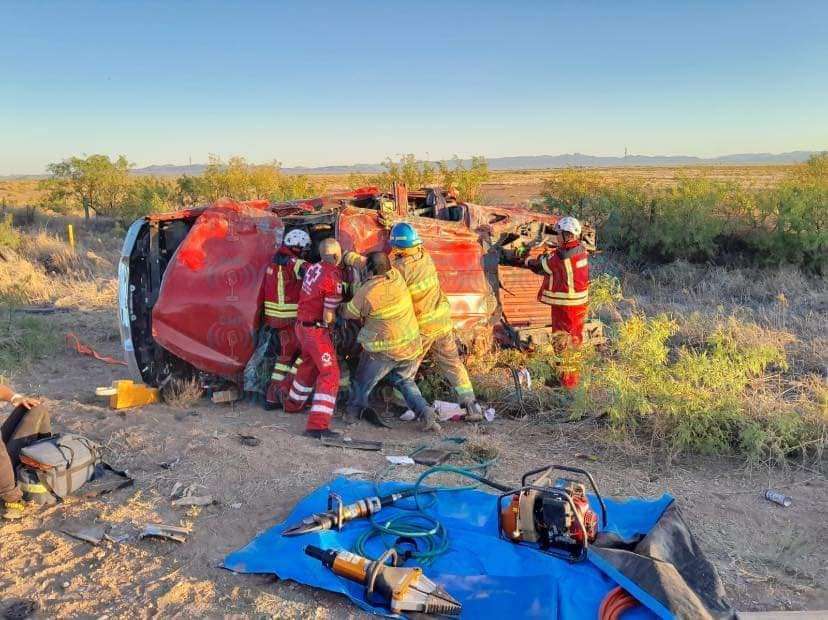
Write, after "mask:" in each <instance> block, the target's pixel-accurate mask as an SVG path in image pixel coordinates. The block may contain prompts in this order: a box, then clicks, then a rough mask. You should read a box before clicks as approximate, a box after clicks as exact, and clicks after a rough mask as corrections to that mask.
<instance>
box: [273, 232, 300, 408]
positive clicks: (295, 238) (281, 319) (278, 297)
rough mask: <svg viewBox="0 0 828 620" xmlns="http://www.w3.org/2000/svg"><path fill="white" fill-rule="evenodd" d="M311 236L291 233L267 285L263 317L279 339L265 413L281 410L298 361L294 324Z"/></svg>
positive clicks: (283, 245)
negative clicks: (277, 353)
mask: <svg viewBox="0 0 828 620" xmlns="http://www.w3.org/2000/svg"><path fill="white" fill-rule="evenodd" d="M310 244H311V240H310V236H309V235H308V233H306V232H305V231H304V230H301V229H299V228H295V229H293V230H291V231H289V232H288V233H287V234H286V235H285V238H284V241H283V242H282V245H281V246H280V247H279V250H278V251H277V252H276V256H274V257H273V262H272V263H271V264H270V265H269V266H268V268H267V272H266V274H265V282H264V316H265V322H266V323H267V325H269V326H270V327H272V328H273V329H275V330H276V332H277V333H278V335H279V356H278V357H277V358H276V363H275V364H273V372H272V373H271V375H270V382H269V383H268V384H267V394H266V395H265V409H268V410H272V409H278V408H279V407H281V406H282V403H283V402H284V401H285V399H286V398H287V394H288V391H289V390H290V384H291V381H293V375H294V374H296V367H297V366H298V363H297V362H298V360H299V341H298V340H297V338H296V331H295V329H294V324H295V323H296V312H297V309H298V307H299V306H298V304H299V292H300V291H301V289H302V278H303V277H304V275H305V271H306V270H307V268H308V266H309V264H308V262H307V261H305V260H304V257H305V256H306V254H307V251H308V250H309V249H310Z"/></svg>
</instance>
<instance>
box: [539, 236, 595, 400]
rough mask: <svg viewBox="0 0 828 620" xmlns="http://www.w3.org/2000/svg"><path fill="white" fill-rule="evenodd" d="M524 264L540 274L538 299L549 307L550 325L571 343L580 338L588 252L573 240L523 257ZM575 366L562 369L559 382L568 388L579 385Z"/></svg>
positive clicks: (584, 312)
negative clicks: (530, 257) (534, 257)
mask: <svg viewBox="0 0 828 620" xmlns="http://www.w3.org/2000/svg"><path fill="white" fill-rule="evenodd" d="M526 266H527V267H529V268H530V269H532V270H533V271H535V272H536V273H540V274H543V276H544V278H543V285H542V286H541V289H540V291H538V301H540V302H541V303H543V304H547V305H548V306H549V307H550V309H551V311H552V328H553V329H554V330H555V331H560V332H566V333H567V334H569V341H570V345H571V346H573V347H577V346H579V345H580V344H581V342H582V340H583V331H584V320H585V319H586V315H587V304H588V301H589V255H588V254H587V251H586V250H585V249H584V247H583V246H582V245H581V244H580V242H579V241H577V240H572V241H569V242H567V243H566V244H564V246H563V247H560V248H558V249H557V250H556V251H555V252H553V253H552V254H543V255H541V256H540V257H539V258H538V259H537V260H528V261H526ZM579 380H580V374H579V373H578V371H577V370H572V369H565V370H564V372H563V374H562V376H561V384H562V385H563V386H564V387H566V388H569V389H572V388H574V387H576V386H577V385H578V381H579Z"/></svg>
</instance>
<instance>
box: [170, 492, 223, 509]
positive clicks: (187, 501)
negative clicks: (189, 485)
mask: <svg viewBox="0 0 828 620" xmlns="http://www.w3.org/2000/svg"><path fill="white" fill-rule="evenodd" d="M217 503H218V502H217V501H216V500H215V499H213V496H212V495H185V496H184V497H181V498H179V499H174V500H173V501H172V505H173V506H176V507H178V506H210V505H212V504H217Z"/></svg>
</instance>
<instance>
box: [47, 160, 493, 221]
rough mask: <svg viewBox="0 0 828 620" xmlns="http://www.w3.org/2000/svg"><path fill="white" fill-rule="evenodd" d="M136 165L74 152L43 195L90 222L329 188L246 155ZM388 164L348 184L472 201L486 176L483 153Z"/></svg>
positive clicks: (54, 170) (53, 167)
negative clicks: (202, 163) (431, 191)
mask: <svg viewBox="0 0 828 620" xmlns="http://www.w3.org/2000/svg"><path fill="white" fill-rule="evenodd" d="M133 168H134V164H133V163H131V162H130V161H129V160H128V159H127V158H126V157H125V156H124V155H120V156H118V157H116V158H115V159H112V158H110V157H109V156H108V155H89V156H88V157H69V158H67V159H64V160H62V161H59V162H55V163H52V164H49V165H48V166H47V171H48V172H49V174H50V177H49V178H48V179H45V180H44V181H42V182H41V189H42V190H44V192H45V193H44V197H43V199H42V204H43V205H44V206H48V207H49V208H51V209H53V210H58V211H64V212H69V211H73V212H77V211H80V210H82V211H83V214H84V217H86V218H87V219H89V218H90V217H91V216H92V215H96V216H98V215H100V216H109V217H115V218H119V219H124V220H129V219H134V218H137V217H141V216H142V215H147V214H150V213H163V212H165V211H173V210H175V209H179V208H182V207H187V206H191V205H194V204H203V203H209V202H213V201H215V200H218V199H219V198H223V197H227V198H232V199H234V200H252V199H257V198H259V199H267V200H271V201H283V200H294V199H297V198H307V197H311V196H315V195H319V194H321V193H324V191H325V190H326V182H325V181H324V180H323V179H322V178H317V177H312V176H308V175H301V174H300V175H288V174H285V173H284V172H283V171H282V169H281V164H280V163H279V162H278V161H273V162H271V163H267V164H251V163H249V162H248V161H247V160H246V159H245V158H243V157H231V158H230V159H229V160H227V161H226V162H225V161H223V160H221V159H220V158H219V157H216V156H212V155H211V156H210V159H209V162H208V164H207V167H206V168H205V170H204V172H203V173H202V174H200V175H186V174H185V175H181V176H179V177H177V178H171V177H156V176H139V175H135V174H133V173H132V170H133ZM383 168H384V171H383V172H381V173H379V174H375V175H351V176H350V177H348V178H347V180H346V181H345V182H346V184H347V185H348V186H349V187H351V188H355V187H359V186H365V185H375V186H378V187H380V188H381V189H385V190H389V189H390V188H391V186H392V185H393V183H394V182H395V181H403V182H405V183H406V184H407V185H408V187H411V188H420V187H424V186H427V185H439V186H441V187H445V188H451V189H453V190H454V191H455V192H456V193H457V195H458V196H459V197H461V198H462V199H464V200H470V201H474V200H476V199H478V198H479V196H480V187H481V185H482V183H483V182H484V181H485V180H486V179H487V178H488V176H489V169H488V164H487V163H486V160H485V159H484V158H483V157H474V158H472V160H471V162H470V165H469V166H468V167H467V166H466V165H465V164H464V162H463V161H462V160H461V159H459V158H458V157H455V158H454V159H453V160H452V161H451V162H437V163H432V162H424V161H419V160H417V159H416V157H415V156H414V155H405V156H403V157H401V158H400V160H399V161H394V160H391V159H388V160H386V161H385V162H384V163H383Z"/></svg>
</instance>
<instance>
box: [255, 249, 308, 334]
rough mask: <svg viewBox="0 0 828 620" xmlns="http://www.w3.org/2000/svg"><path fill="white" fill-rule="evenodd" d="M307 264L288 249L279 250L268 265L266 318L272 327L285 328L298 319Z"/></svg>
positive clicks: (265, 289)
mask: <svg viewBox="0 0 828 620" xmlns="http://www.w3.org/2000/svg"><path fill="white" fill-rule="evenodd" d="M306 267H307V263H306V262H305V261H304V260H302V259H301V258H297V257H296V256H294V255H293V253H292V252H291V251H290V250H288V249H287V248H284V247H282V248H279V251H278V252H277V253H276V257H275V258H274V260H273V262H272V263H271V264H270V265H268V267H267V271H266V272H265V281H264V316H265V321H267V323H268V325H270V326H271V327H283V326H285V325H286V324H289V323H292V322H293V321H294V320H295V319H296V311H297V309H298V307H299V305H298V302H299V293H300V291H301V290H302V276H303V275H304V271H305V268H306Z"/></svg>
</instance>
